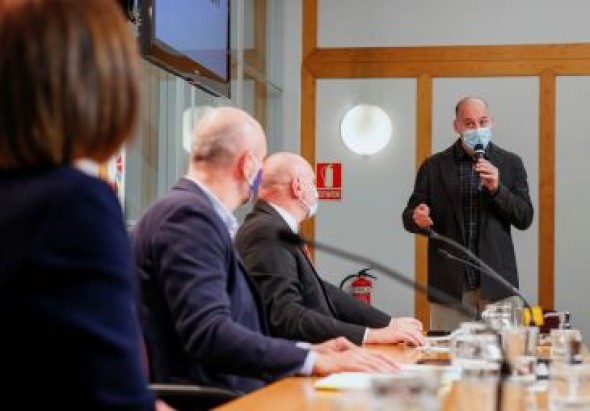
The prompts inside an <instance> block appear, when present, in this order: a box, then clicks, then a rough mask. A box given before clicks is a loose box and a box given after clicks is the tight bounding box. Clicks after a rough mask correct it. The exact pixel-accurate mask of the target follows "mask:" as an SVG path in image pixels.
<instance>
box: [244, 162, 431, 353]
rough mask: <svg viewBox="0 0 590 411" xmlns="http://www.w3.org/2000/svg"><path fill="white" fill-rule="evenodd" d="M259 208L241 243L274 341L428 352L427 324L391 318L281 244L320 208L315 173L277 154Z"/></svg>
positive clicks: (266, 165) (296, 248) (268, 169)
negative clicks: (281, 237) (341, 342)
mask: <svg viewBox="0 0 590 411" xmlns="http://www.w3.org/2000/svg"><path fill="white" fill-rule="evenodd" d="M263 170H264V171H263V175H262V183H261V187H260V195H259V201H258V202H257V203H256V204H255V206H254V209H253V210H252V211H251V212H250V213H249V214H248V215H247V216H246V220H245V221H244V224H243V225H242V226H241V227H240V229H239V230H238V234H237V236H236V248H237V249H238V251H239V252H240V255H241V256H242V258H243V259H244V263H245V265H246V267H247V268H248V272H249V273H250V275H251V277H252V279H253V280H254V282H255V283H256V285H257V286H258V288H259V290H260V294H261V296H262V299H263V301H264V305H265V310H266V313H267V315H268V322H269V327H270V331H271V334H272V335H275V336H278V337H283V338H293V339H301V340H305V341H311V342H322V341H326V340H328V339H330V338H334V337H338V336H344V337H346V338H347V339H349V340H350V341H352V342H354V343H355V344H358V345H361V344H363V343H400V342H402V343H408V344H410V345H422V344H423V342H424V337H423V335H422V332H421V330H422V324H421V323H420V322H419V321H418V320H416V319H414V318H395V319H392V318H391V317H390V316H389V315H387V314H385V313H384V312H382V311H380V310H378V309H376V308H374V307H371V306H370V305H368V304H365V303H364V302H362V301H359V300H356V299H354V298H352V297H351V296H350V295H348V294H347V293H345V292H344V291H342V290H341V289H339V288H338V287H335V286H334V285H332V284H330V283H328V282H326V281H324V280H322V278H321V277H320V276H319V275H318V273H317V272H316V270H315V268H314V266H313V264H312V263H311V261H310V260H309V259H308V257H307V255H306V253H305V252H304V250H303V249H302V248H301V247H300V246H298V245H292V244H286V243H281V242H280V241H277V240H276V238H277V233H278V232H280V231H284V230H292V231H293V232H297V231H298V230H299V224H300V223H301V222H302V221H303V220H305V219H307V218H310V217H312V216H313V215H314V214H315V210H316V208H317V204H318V195H317V190H316V187H315V174H314V172H313V169H312V167H311V166H310V165H309V163H308V162H307V161H306V160H305V159H304V158H302V157H301V156H298V155H296V154H292V153H276V154H273V155H271V156H269V157H268V158H267V159H266V160H265V162H264V167H263Z"/></svg>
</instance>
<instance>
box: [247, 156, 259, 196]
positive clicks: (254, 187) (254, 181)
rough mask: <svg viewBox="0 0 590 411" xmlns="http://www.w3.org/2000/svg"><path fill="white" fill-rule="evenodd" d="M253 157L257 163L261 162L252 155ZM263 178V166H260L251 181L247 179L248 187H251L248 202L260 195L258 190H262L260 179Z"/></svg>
mask: <svg viewBox="0 0 590 411" xmlns="http://www.w3.org/2000/svg"><path fill="white" fill-rule="evenodd" d="M252 158H253V159H254V160H255V161H256V162H257V163H260V162H259V161H258V159H257V158H256V157H254V156H252ZM261 180H262V166H260V168H259V169H258V172H257V173H256V175H255V176H254V178H253V179H252V181H250V180H249V179H246V181H247V182H248V187H249V189H250V190H249V193H248V203H251V202H252V201H254V199H255V198H256V197H258V191H259V190H260V181H261Z"/></svg>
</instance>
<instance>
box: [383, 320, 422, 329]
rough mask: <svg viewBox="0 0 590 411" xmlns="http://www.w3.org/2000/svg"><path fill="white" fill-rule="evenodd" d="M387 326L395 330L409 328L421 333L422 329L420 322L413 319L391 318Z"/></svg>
mask: <svg viewBox="0 0 590 411" xmlns="http://www.w3.org/2000/svg"><path fill="white" fill-rule="evenodd" d="M389 325H390V326H392V327H395V328H410V329H414V330H417V331H422V330H423V329H424V327H423V326H422V322H421V321H419V320H417V319H415V318H414V317H398V318H392V319H391V321H390V323H389Z"/></svg>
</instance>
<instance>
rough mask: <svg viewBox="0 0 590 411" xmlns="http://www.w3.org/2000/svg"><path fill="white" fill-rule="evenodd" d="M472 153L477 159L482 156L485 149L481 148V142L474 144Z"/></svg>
mask: <svg viewBox="0 0 590 411" xmlns="http://www.w3.org/2000/svg"><path fill="white" fill-rule="evenodd" d="M473 153H474V154H473V158H474V160H476V161H477V160H479V159H480V158H484V156H485V154H486V151H485V149H484V148H483V145H482V144H481V143H478V144H476V145H475V147H473Z"/></svg>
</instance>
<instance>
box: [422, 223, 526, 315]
mask: <svg viewBox="0 0 590 411" xmlns="http://www.w3.org/2000/svg"><path fill="white" fill-rule="evenodd" d="M427 235H428V238H429V239H431V240H434V241H438V242H441V243H444V244H446V245H449V246H451V247H452V248H453V249H455V250H457V251H459V252H460V253H462V254H464V255H466V256H467V257H468V259H466V258H461V257H458V256H456V255H454V254H451V253H449V252H448V251H447V250H445V249H443V248H439V249H438V253H439V254H440V255H442V256H443V257H445V258H448V259H450V260H454V261H458V262H460V263H463V264H466V265H468V266H470V267H473V268H476V269H477V270H479V271H480V272H481V273H483V274H485V275H487V276H488V277H489V278H492V279H493V280H494V281H495V282H496V283H498V284H500V285H502V286H503V287H504V288H506V289H507V290H508V291H510V292H511V293H512V294H514V295H516V296H517V297H518V298H520V300H521V301H522V303H523V305H524V307H525V308H526V309H527V310H529V312H530V313H531V320H532V323H533V325H535V326H537V325H538V324H537V319H536V318H535V315H533V309H532V308H531V305H530V304H529V302H528V301H527V299H526V298H525V296H524V295H523V294H522V293H521V292H520V290H519V289H518V288H516V287H515V286H513V285H512V284H510V283H509V282H508V280H506V279H505V278H504V277H502V276H501V275H500V274H498V272H497V271H496V270H494V269H493V268H492V267H490V266H489V265H487V264H486V263H485V261H483V260H482V259H481V258H479V257H477V256H476V255H475V254H473V252H472V251H471V250H470V249H468V248H467V247H465V246H463V245H461V244H459V243H458V242H456V241H455V240H453V239H451V238H449V237H446V236H444V235H442V234H439V233H437V232H436V231H434V230H433V229H428V232H427Z"/></svg>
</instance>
